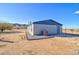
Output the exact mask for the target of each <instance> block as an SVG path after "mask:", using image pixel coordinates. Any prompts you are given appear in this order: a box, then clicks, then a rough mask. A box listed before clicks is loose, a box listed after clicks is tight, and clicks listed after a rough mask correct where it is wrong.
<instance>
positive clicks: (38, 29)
mask: <svg viewBox="0 0 79 59" xmlns="http://www.w3.org/2000/svg"><path fill="white" fill-rule="evenodd" d="M33 26H34V27H33V29H34V32H33V33H34V34H40V33H41V31H42V30H47V31H48V34H56V33H57V26H56V25H44V24H33Z"/></svg>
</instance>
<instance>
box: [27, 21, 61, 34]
mask: <svg viewBox="0 0 79 59" xmlns="http://www.w3.org/2000/svg"><path fill="white" fill-rule="evenodd" d="M27 31H28V33H29V34H30V35H52V34H59V33H62V24H60V23H58V22H56V21H54V20H52V19H49V20H43V21H36V22H32V23H31V24H29V26H28V27H27Z"/></svg>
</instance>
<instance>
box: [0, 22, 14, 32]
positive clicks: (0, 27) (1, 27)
mask: <svg viewBox="0 0 79 59" xmlns="http://www.w3.org/2000/svg"><path fill="white" fill-rule="evenodd" d="M12 27H13V26H12V24H10V23H0V30H1V32H3V31H4V30H11V29H12Z"/></svg>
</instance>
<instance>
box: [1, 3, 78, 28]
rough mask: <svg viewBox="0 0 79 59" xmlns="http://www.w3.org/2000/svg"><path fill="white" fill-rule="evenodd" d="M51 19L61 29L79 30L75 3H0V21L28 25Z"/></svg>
mask: <svg viewBox="0 0 79 59" xmlns="http://www.w3.org/2000/svg"><path fill="white" fill-rule="evenodd" d="M48 19H53V20H55V21H57V22H59V23H61V24H63V28H79V4H77V3H6V4H5V3H4V4H3V3H0V21H5V22H10V23H21V24H28V23H29V22H34V21H41V20H48Z"/></svg>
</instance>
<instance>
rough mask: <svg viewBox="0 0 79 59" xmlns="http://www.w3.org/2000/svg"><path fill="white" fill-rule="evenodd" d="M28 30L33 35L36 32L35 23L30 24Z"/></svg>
mask: <svg viewBox="0 0 79 59" xmlns="http://www.w3.org/2000/svg"><path fill="white" fill-rule="evenodd" d="M27 32H28V33H29V34H31V35H33V34H34V33H33V32H34V31H33V24H32V25H29V26H28V27H27Z"/></svg>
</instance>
